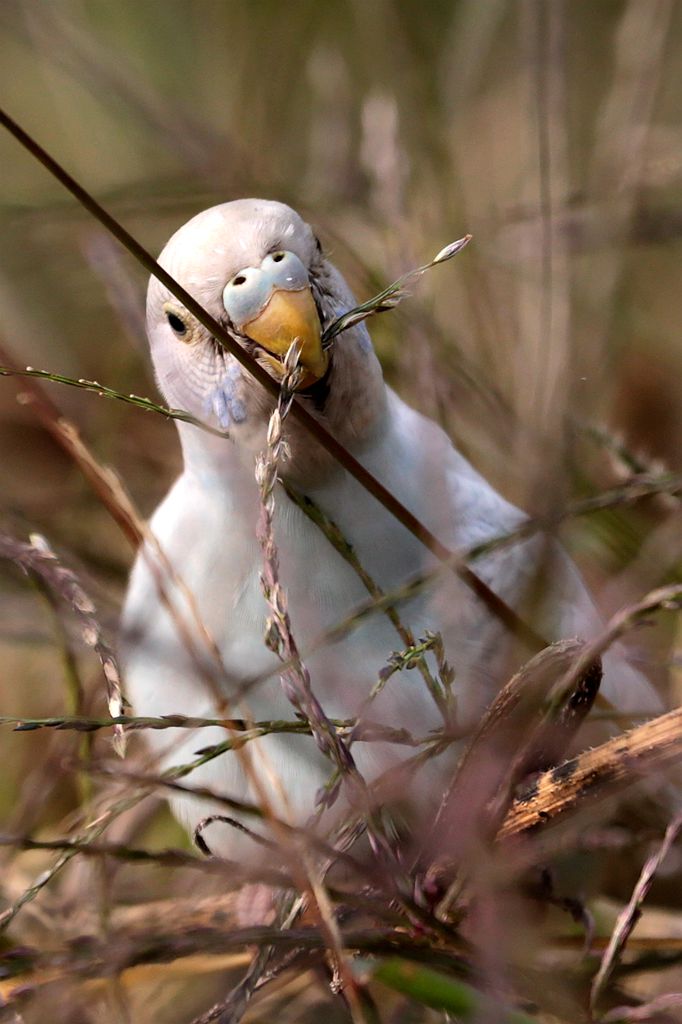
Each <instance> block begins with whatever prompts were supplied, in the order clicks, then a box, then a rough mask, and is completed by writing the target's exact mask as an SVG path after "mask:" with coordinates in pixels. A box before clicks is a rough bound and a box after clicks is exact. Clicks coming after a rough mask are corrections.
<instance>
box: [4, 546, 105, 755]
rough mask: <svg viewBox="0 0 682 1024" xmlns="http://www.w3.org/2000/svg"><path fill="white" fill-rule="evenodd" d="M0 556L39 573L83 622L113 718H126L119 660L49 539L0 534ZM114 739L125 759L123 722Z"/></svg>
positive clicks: (92, 607)
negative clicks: (104, 686) (100, 672)
mask: <svg viewBox="0 0 682 1024" xmlns="http://www.w3.org/2000/svg"><path fill="white" fill-rule="evenodd" d="M0 557H2V558H8V559H9V560H10V561H12V562H14V563H15V564H16V565H18V566H20V567H21V568H22V569H23V570H24V571H25V572H34V573H36V575H38V576H39V577H40V578H41V579H42V580H44V582H45V583H46V584H47V586H48V587H49V588H50V590H51V591H52V592H53V593H54V594H55V595H56V597H57V598H59V600H61V601H62V602H63V603H64V604H65V605H66V606H67V607H68V608H69V609H70V610H71V611H72V612H73V613H74V615H75V616H76V617H77V619H78V621H79V623H80V627H81V637H82V639H83V642H84V643H85V645H86V646H87V647H90V648H91V649H92V650H93V651H94V652H95V654H96V655H97V657H98V658H99V662H100V665H101V666H102V672H103V674H104V681H105V685H106V694H107V707H108V709H109V714H110V715H111V717H112V718H120V717H123V716H124V709H125V701H124V699H123V692H122V690H121V676H120V673H119V670H118V665H117V663H116V657H115V655H114V652H113V650H112V649H111V647H110V646H109V644H108V643H107V642H106V640H105V639H104V637H103V635H102V627H101V626H100V624H99V622H98V621H97V609H96V608H95V605H94V603H93V602H92V600H91V599H90V597H89V596H88V595H87V594H86V593H85V591H84V590H83V587H82V585H81V583H80V581H79V580H78V577H77V576H76V574H75V573H74V572H73V570H72V569H67V568H66V567H65V566H63V565H61V563H60V562H59V560H58V558H57V556H56V555H55V553H54V551H52V549H51V548H50V546H49V544H48V543H47V541H46V540H45V538H44V537H40V536H38V535H36V534H34V535H33V536H32V537H31V542H30V544H26V543H22V542H21V541H17V540H14V539H13V538H12V537H8V536H7V535H6V534H2V533H0ZM113 737H114V749H115V750H116V752H117V753H118V754H119V755H120V756H121V757H123V755H124V753H125V734H124V731H123V725H122V724H121V723H120V722H117V723H116V724H115V725H114V727H113Z"/></svg>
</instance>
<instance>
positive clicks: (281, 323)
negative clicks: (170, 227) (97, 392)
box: [147, 199, 385, 475]
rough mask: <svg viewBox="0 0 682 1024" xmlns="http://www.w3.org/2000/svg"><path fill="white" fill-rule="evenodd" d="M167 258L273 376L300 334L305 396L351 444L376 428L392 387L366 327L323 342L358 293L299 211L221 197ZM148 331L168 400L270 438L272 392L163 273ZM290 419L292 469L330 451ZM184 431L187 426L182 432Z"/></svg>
mask: <svg viewBox="0 0 682 1024" xmlns="http://www.w3.org/2000/svg"><path fill="white" fill-rule="evenodd" d="M159 263H160V264H161V266H162V267H163V268H164V269H165V270H167V271H168V272H169V273H170V274H171V275H172V276H173V277H174V278H175V279H176V280H177V281H178V282H179V283H180V284H181V285H182V286H183V287H184V288H185V289H186V290H187V291H188V292H189V293H190V294H191V295H192V296H193V297H194V298H196V299H197V301H198V302H200V303H201V304H202V305H203V306H204V308H205V309H206V310H207V311H208V312H209V313H210V314H211V315H212V316H213V317H214V318H215V319H216V320H217V321H218V322H219V323H220V324H221V325H222V326H223V327H224V329H225V330H226V331H227V332H228V333H229V334H230V335H232V337H233V338H234V339H235V341H237V342H238V343H239V344H240V345H242V346H243V347H244V348H245V349H246V350H247V351H248V352H249V353H250V354H251V355H252V356H253V358H254V359H256V360H257V361H258V362H259V363H260V364H261V365H262V366H264V367H265V369H266V370H267V371H268V373H270V375H271V376H272V377H274V378H275V379H281V377H282V375H283V360H284V356H285V354H286V352H287V350H288V349H289V346H290V345H291V343H292V342H293V341H294V340H295V339H298V341H299V344H300V364H301V369H302V375H301V377H300V380H299V383H298V392H299V396H300V398H301V400H302V401H304V402H306V403H307V404H308V405H309V407H310V409H311V411H312V412H313V413H314V415H316V416H317V417H318V418H320V419H321V420H323V421H324V422H325V425H326V426H328V427H329V428H330V429H331V430H332V431H333V432H334V433H335V434H336V436H337V437H338V439H339V440H340V441H341V442H342V443H344V444H347V445H350V446H351V447H353V446H356V445H357V444H358V443H360V444H361V443H362V442H363V441H365V440H366V439H367V438H368V437H369V436H370V435H371V434H373V432H374V431H375V430H376V429H377V428H378V425H379V424H380V422H381V420H382V418H383V415H384V408H385V394H384V386H383V380H382V376H381V370H380V367H379V364H378V361H377V359H376V357H375V355H374V352H373V350H372V346H371V342H370V340H369V335H368V333H367V329H366V327H365V325H364V324H357V325H356V326H354V327H352V328H349V329H348V330H347V331H345V332H344V333H343V334H341V335H340V336H339V337H338V338H337V339H336V341H335V343H334V345H333V347H332V346H326V345H324V344H323V342H322V333H323V331H324V328H325V327H326V326H327V325H328V324H329V323H331V321H332V320H334V318H335V317H337V316H339V315H340V314H341V313H343V312H344V311H346V310H347V309H349V308H350V307H352V306H353V305H354V299H353V296H352V294H351V293H350V290H349V289H348V286H347V285H346V283H345V281H344V280H343V278H342V276H341V274H340V273H339V272H338V271H337V270H336V268H335V267H334V266H333V265H332V264H331V263H330V262H329V260H328V259H327V258H326V257H325V255H324V253H323V252H322V248H321V246H320V243H319V241H318V240H317V238H316V237H315V235H314V233H313V231H312V229H311V228H310V227H309V225H308V224H306V223H305V221H303V220H302V218H301V217H300V216H299V215H298V214H297V213H296V212H295V211H294V210H292V209H291V208H290V207H288V206H285V205H284V204H283V203H278V202H272V201H268V200H261V199H240V200H236V201H234V202H230V203H224V204H222V205H220V206H215V207H213V208H211V209H209V210H205V211H204V212H203V213H200V214H198V215H197V216H196V217H193V218H192V219H191V220H190V221H189V222H188V223H187V224H185V225H184V226H183V227H181V228H180V229H179V231H177V232H176V233H175V234H174V235H173V236H172V238H171V239H170V241H169V242H168V244H167V245H166V247H165V248H164V250H163V252H162V253H161V255H160V257H159ZM147 330H148V334H149V340H150V344H151V351H152V358H153V361H154V368H155V372H156V377H157V380H158V383H159V387H160V389H161V391H162V393H163V395H164V397H165V399H166V401H167V402H168V403H169V404H170V405H172V406H175V407H178V408H183V409H185V410H187V411H189V412H191V413H193V414H194V415H195V416H197V417H199V418H202V419H205V420H208V421H209V422H210V423H211V424H212V425H214V426H218V427H221V428H222V429H224V430H227V431H228V432H229V434H230V436H231V437H232V438H233V440H235V441H236V442H237V443H238V444H240V445H241V446H242V447H244V448H245V449H246V450H248V451H252V450H253V449H254V448H256V447H258V446H259V445H262V441H263V437H264V430H265V427H266V424H267V419H268V417H269V415H270V412H271V410H272V407H273V399H272V397H271V396H270V395H268V393H267V392H266V391H265V389H264V388H263V387H262V386H261V385H260V384H259V383H258V382H257V381H256V380H255V379H254V378H253V377H252V376H251V375H250V374H249V373H248V371H247V370H245V369H244V368H243V367H242V366H241V365H240V363H239V362H238V361H237V360H236V359H235V358H234V356H232V355H231V354H230V353H229V352H228V351H227V350H226V349H225V347H224V346H223V345H221V343H220V341H219V340H217V339H214V338H213V337H211V335H210V333H209V331H207V330H206V328H205V327H203V325H201V324H200V323H199V322H198V321H197V320H196V318H195V317H193V316H192V315H191V314H190V313H189V312H188V311H187V310H186V309H185V308H184V306H183V305H182V303H181V302H179V300H178V299H176V298H175V297H174V296H173V295H172V294H171V293H170V292H169V291H168V289H167V288H166V287H165V286H164V285H163V284H162V283H161V282H159V281H158V280H157V279H156V278H152V279H151V281H150V284H149V291H148V298H147ZM193 429H194V428H193ZM288 430H289V435H290V436H289V437H288V441H289V445H290V448H291V449H292V462H293V463H294V469H296V468H298V469H299V470H300V469H301V466H300V465H299V466H298V467H296V466H295V463H296V459H297V456H298V461H299V463H301V462H302V461H303V460H304V458H306V457H308V458H313V459H314V461H317V462H319V461H320V460H324V458H325V456H323V454H322V452H316V453H315V455H314V457H313V456H312V453H311V452H310V445H311V442H310V439H309V438H308V439H304V438H303V437H302V436H299V435H300V434H301V433H302V432H301V430H300V428H296V427H295V426H292V425H290V426H289V428H288ZM185 433H186V432H185V431H184V427H183V426H182V425H181V434H182V435H183V440H184V434H185ZM306 452H307V455H306ZM186 456H187V446H186ZM297 475H300V474H297Z"/></svg>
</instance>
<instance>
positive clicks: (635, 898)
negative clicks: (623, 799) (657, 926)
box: [590, 811, 682, 1012]
mask: <svg viewBox="0 0 682 1024" xmlns="http://www.w3.org/2000/svg"><path fill="white" fill-rule="evenodd" d="M681 829H682V811H680V812H679V813H678V814H677V815H676V816H675V817H674V818H673V820H672V821H671V822H670V824H669V825H668V827H667V829H666V831H665V836H664V837H663V840H662V842H661V845H660V847H659V849H658V850H657V851H656V853H654V854H652V855H651V857H649V859H648V860H647V862H646V864H645V865H644V867H643V868H642V872H641V874H640V876H639V879H638V881H637V884H636V885H635V888H634V889H633V891H632V896H631V897H630V902H629V903H628V905H627V906H626V907H624V909H623V910H622V911H621V913H620V914H619V915H618V920H617V921H616V923H615V925H614V928H613V933H612V935H611V938H610V940H609V944H608V946H607V948H606V950H605V951H604V956H603V957H602V961H601V964H600V965H599V970H598V971H597V973H596V975H595V977H594V981H593V982H592V988H591V991H590V1008H591V1010H592V1012H594V1011H595V1009H596V1007H597V1004H598V1003H599V1000H600V998H601V996H602V994H603V992H604V989H605V988H606V985H607V984H608V981H609V978H610V977H611V975H612V973H613V970H614V968H615V967H616V964H617V963H618V960H619V958H620V956H621V954H622V952H623V949H624V948H625V945H626V943H627V941H628V939H629V937H630V935H631V934H632V930H633V928H634V927H635V925H636V924H637V921H638V920H639V918H640V915H641V907H642V903H643V902H644V900H645V899H646V897H647V894H648V892H649V890H650V889H651V886H652V884H653V880H654V875H655V874H656V872H657V871H658V869H659V867H660V866H661V864H662V863H663V861H664V860H665V858H666V857H667V855H668V853H669V852H670V848H671V847H672V845H673V843H674V842H675V840H676V839H677V837H678V835H679V833H680V830H681ZM681 1001H682V997H681Z"/></svg>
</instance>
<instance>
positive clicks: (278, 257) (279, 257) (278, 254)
mask: <svg viewBox="0 0 682 1024" xmlns="http://www.w3.org/2000/svg"><path fill="white" fill-rule="evenodd" d="M283 259H284V253H283V252H276V253H275V255H274V256H273V257H272V261H273V263H281V262H282V260H283Z"/></svg>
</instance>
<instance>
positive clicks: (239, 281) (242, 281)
mask: <svg viewBox="0 0 682 1024" xmlns="http://www.w3.org/2000/svg"><path fill="white" fill-rule="evenodd" d="M232 284H246V278H245V277H244V275H243V274H240V275H239V277H235V279H234V281H233V282H232Z"/></svg>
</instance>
